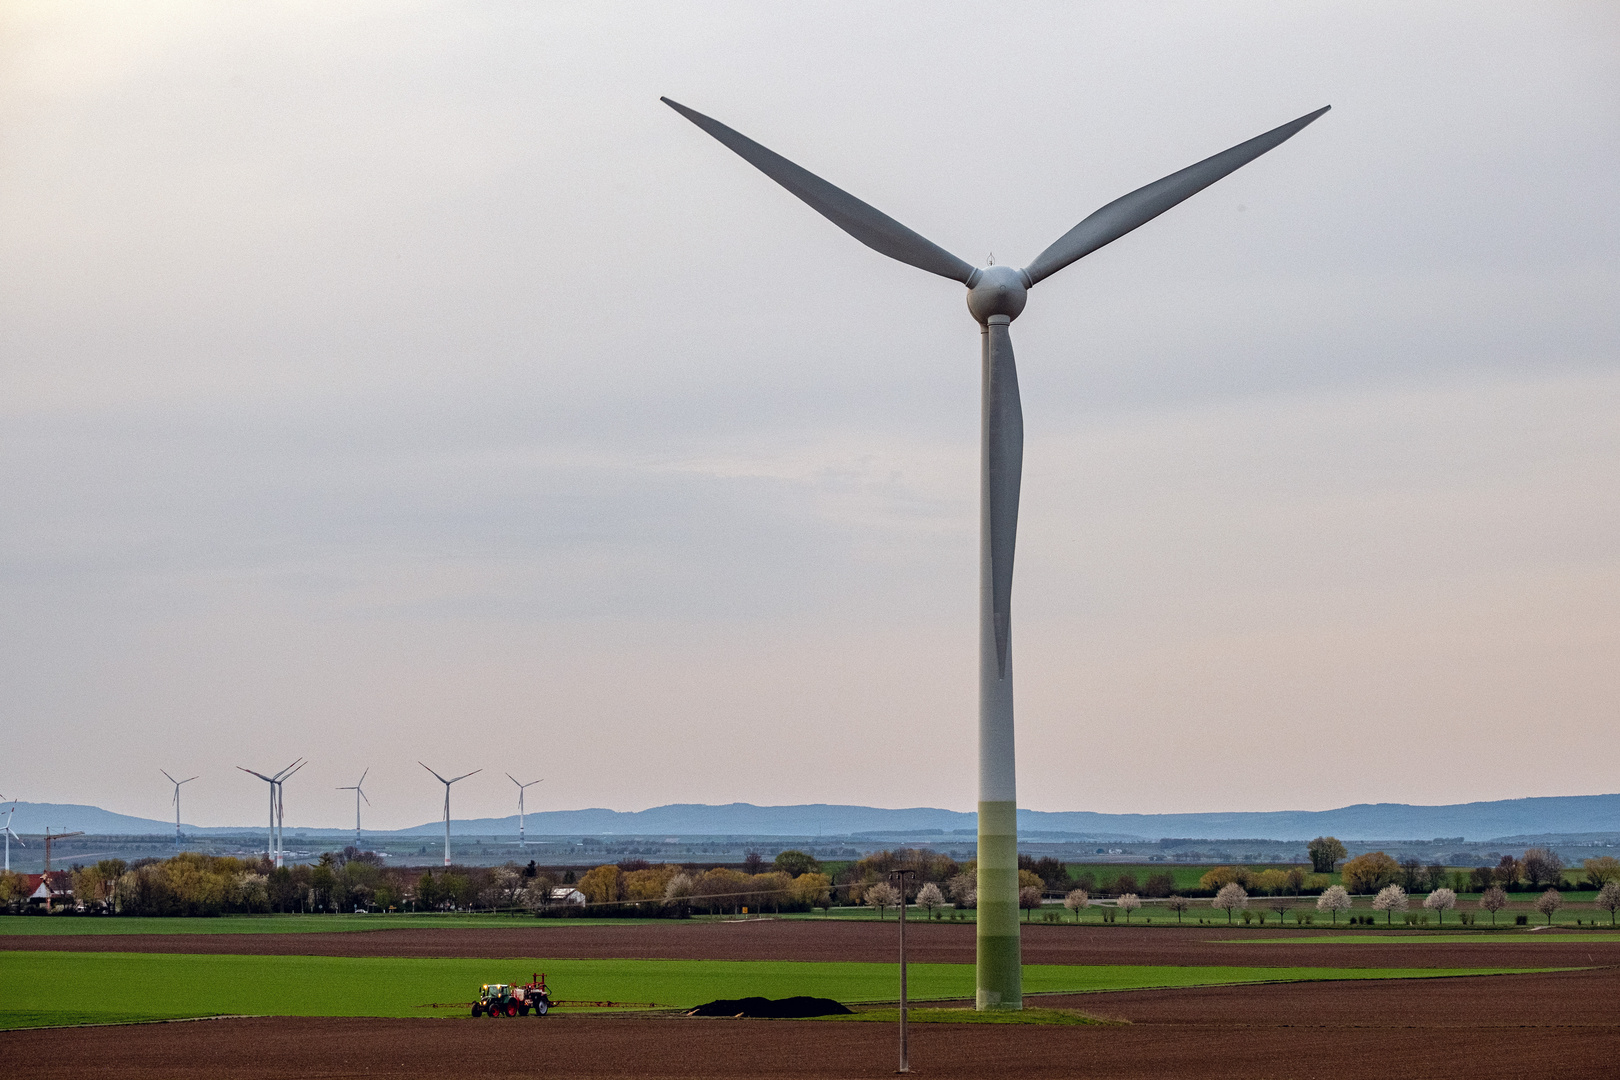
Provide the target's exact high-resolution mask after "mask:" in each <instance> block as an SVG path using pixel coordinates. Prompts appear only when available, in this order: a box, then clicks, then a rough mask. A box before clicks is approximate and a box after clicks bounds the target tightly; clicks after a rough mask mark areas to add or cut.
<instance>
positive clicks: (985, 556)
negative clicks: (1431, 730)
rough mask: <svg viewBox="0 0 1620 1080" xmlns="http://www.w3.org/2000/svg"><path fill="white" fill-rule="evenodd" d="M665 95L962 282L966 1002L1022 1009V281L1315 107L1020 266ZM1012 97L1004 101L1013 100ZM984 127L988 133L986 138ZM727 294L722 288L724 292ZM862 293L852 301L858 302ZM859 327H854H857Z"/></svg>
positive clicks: (1165, 206)
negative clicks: (1016, 741)
mask: <svg viewBox="0 0 1620 1080" xmlns="http://www.w3.org/2000/svg"><path fill="white" fill-rule="evenodd" d="M663 102H664V104H666V105H668V106H669V107H670V108H672V109H674V110H675V111H676V112H678V113H680V114H681V115H682V116H684V117H686V118H687V119H688V120H690V121H691V122H692V123H694V124H696V125H697V126H698V127H700V128H702V129H703V130H704V131H706V132H708V133H709V134H710V135H711V136H713V137H714V138H715V139H716V140H718V141H719V142H720V143H721V144H722V145H724V146H725V147H727V148H728V149H730V150H731V151H732V152H734V153H735V154H737V155H738V156H739V157H741V158H742V159H743V160H744V161H746V162H748V163H749V164H750V165H752V166H754V167H755V168H756V169H758V170H759V171H760V172H762V173H764V174H765V175H766V176H768V177H770V178H771V179H772V180H774V181H776V182H777V183H778V184H781V185H782V186H783V187H785V188H787V190H788V191H790V192H792V193H793V194H794V195H795V196H797V197H798V198H799V199H801V200H803V201H804V202H805V203H807V204H808V205H809V206H810V208H811V209H812V210H814V211H816V212H817V213H818V214H820V215H821V216H823V217H825V218H826V219H827V220H829V221H831V222H832V223H833V224H834V225H836V226H838V227H839V228H840V229H843V230H844V231H845V232H846V233H848V234H849V235H850V236H853V237H854V238H855V239H856V240H859V241H860V242H861V243H863V244H865V245H866V246H867V247H869V248H872V249H873V250H874V251H877V252H879V253H880V254H883V255H887V256H888V257H889V258H891V259H895V260H897V261H899V262H903V263H906V264H908V265H910V266H915V267H916V268H917V269H919V270H926V271H928V272H929V273H931V274H938V275H939V276H940V277H945V278H950V279H951V280H952V281H958V282H961V283H962V284H963V285H965V286H967V290H968V293H967V306H968V311H969V313H970V314H972V316H973V319H974V321H975V322H977V323H978V324H979V357H980V378H981V382H980V386H981V390H980V393H981V399H980V400H981V404H980V438H979V848H978V863H979V871H978V874H979V876H978V893H979V911H978V919H977V922H976V931H975V933H976V939H977V946H978V950H977V951H978V964H977V971H976V975H975V983H976V987H977V992H976V995H975V1004H976V1007H977V1008H979V1009H981V1010H1001V1009H1008V1010H1012V1009H1021V1008H1023V1000H1024V999H1023V983H1022V968H1021V959H1020V955H1021V954H1020V945H1019V940H1018V796H1017V785H1016V783H1015V780H1016V776H1015V769H1014V761H1013V687H1012V582H1013V547H1014V543H1015V541H1016V540H1017V537H1018V494H1019V485H1020V482H1021V477H1022V474H1023V466H1024V413H1023V406H1022V405H1021V403H1020V399H1019V394H1018V371H1017V368H1016V367H1015V366H1014V363H1013V349H1012V337H1011V332H1010V329H1009V328H1010V326H1011V324H1012V321H1013V320H1014V319H1016V318H1018V316H1019V314H1020V313H1022V312H1023V310H1024V303H1025V301H1026V300H1027V299H1028V295H1029V290H1030V289H1032V288H1034V287H1035V286H1036V285H1037V284H1039V283H1040V282H1041V281H1044V280H1045V279H1046V278H1048V277H1051V276H1052V275H1053V274H1055V273H1057V272H1058V271H1059V270H1062V269H1063V268H1064V267H1065V266H1068V265H1069V264H1070V263H1072V262H1074V261H1076V260H1077V259H1081V258H1084V257H1085V256H1087V255H1089V254H1091V253H1092V252H1094V251H1096V250H1097V249H1098V248H1100V247H1103V246H1104V245H1105V244H1111V243H1113V242H1114V241H1115V240H1118V239H1119V238H1120V237H1122V236H1124V235H1125V234H1126V233H1128V232H1130V231H1131V230H1132V229H1135V228H1137V227H1139V226H1141V225H1145V224H1147V223H1148V222H1149V221H1152V220H1153V219H1154V218H1156V217H1158V216H1159V215H1160V214H1162V213H1164V212H1165V211H1166V210H1169V209H1170V208H1171V207H1173V206H1175V205H1176V204H1177V203H1180V202H1181V201H1182V200H1183V199H1186V198H1189V197H1190V196H1192V195H1195V194H1197V193H1198V192H1200V191H1202V190H1203V189H1204V188H1206V187H1208V186H1209V185H1210V184H1213V183H1215V181H1217V180H1219V179H1221V177H1223V176H1225V175H1227V174H1228V173H1230V172H1232V171H1234V170H1236V169H1238V168H1241V167H1242V166H1244V165H1246V164H1248V163H1249V162H1251V161H1253V160H1254V159H1255V158H1257V157H1259V156H1260V155H1261V154H1264V153H1265V152H1266V151H1268V150H1271V149H1273V148H1274V147H1276V146H1278V145H1280V144H1281V143H1283V142H1284V141H1285V140H1287V139H1289V138H1291V137H1292V136H1294V135H1295V134H1297V133H1298V132H1299V131H1300V130H1301V129H1302V128H1304V127H1305V126H1306V125H1307V124H1309V123H1311V122H1312V121H1313V120H1315V119H1316V118H1317V117H1319V116H1321V115H1322V114H1323V113H1325V112H1327V109H1325V108H1323V109H1318V110H1317V111H1316V112H1312V113H1307V114H1306V115H1304V116H1302V117H1300V118H1299V119H1297V120H1291V121H1289V122H1288V123H1286V124H1283V125H1282V126H1281V127H1278V128H1273V129H1272V130H1271V131H1268V132H1266V133H1265V134H1264V135H1260V136H1257V137H1256V138H1253V139H1250V140H1249V141H1248V142H1243V143H1239V144H1238V145H1236V146H1234V147H1232V148H1230V149H1228V150H1224V151H1222V152H1221V153H1219V154H1216V155H1214V156H1213V157H1209V158H1205V159H1204V160H1203V161H1200V162H1198V163H1197V164H1196V165H1192V166H1189V167H1187V168H1185V169H1182V170H1181V171H1180V172H1177V173H1171V174H1170V175H1169V176H1166V177H1164V178H1163V179H1160V180H1156V181H1154V182H1153V183H1151V184H1148V185H1147V186H1146V187H1142V188H1138V189H1137V190H1135V191H1133V192H1131V193H1130V194H1129V195H1126V196H1124V197H1122V198H1119V199H1115V200H1114V201H1113V202H1111V203H1109V204H1108V205H1107V206H1104V207H1103V208H1102V209H1100V210H1098V211H1097V212H1096V213H1094V214H1092V215H1091V216H1090V217H1087V218H1086V219H1085V220H1083V221H1081V222H1080V224H1078V225H1076V226H1075V227H1074V228H1072V229H1070V230H1069V231H1068V232H1066V233H1064V234H1063V235H1062V236H1060V237H1059V238H1058V239H1057V241H1056V242H1055V243H1053V244H1052V245H1051V246H1049V247H1048V248H1047V249H1046V250H1045V251H1043V252H1041V253H1040V254H1039V255H1037V256H1036V257H1035V261H1034V262H1032V263H1030V264H1029V265H1028V266H1026V267H1024V268H1023V269H1019V268H1017V267H1015V266H997V265H995V264H994V263H992V264H991V265H989V266H983V267H975V266H972V265H970V264H968V263H966V262H964V261H963V260H962V259H960V258H958V257H957V256H955V255H953V254H951V253H950V252H948V251H946V250H945V249H944V248H942V247H939V246H938V245H937V244H935V243H934V242H933V241H931V240H928V239H925V238H924V237H922V236H920V235H918V234H917V233H914V232H912V231H911V230H910V229H908V228H906V227H905V226H904V225H902V224H900V223H899V222H898V221H896V220H894V219H893V218H891V217H889V216H888V215H887V214H884V213H883V212H881V211H879V210H877V209H875V208H873V207H871V206H868V205H867V204H866V203H864V202H862V201H861V200H859V199H857V198H855V196H853V195H851V194H849V193H848V192H847V191H843V190H840V189H839V188H836V187H834V186H833V185H831V184H829V183H827V181H825V180H823V179H822V178H821V177H819V176H816V175H815V174H814V173H811V172H809V171H807V170H805V169H803V168H801V167H800V166H798V165H795V164H794V163H793V162H791V161H789V160H788V159H787V158H785V157H782V156H781V155H780V154H777V153H775V152H774V151H771V150H767V149H766V148H765V147H763V146H761V145H760V144H759V143H757V142H755V141H754V140H752V139H750V138H748V137H747V136H745V135H742V134H740V133H738V132H736V131H733V130H732V129H731V128H729V127H727V126H726V125H724V124H722V123H720V122H719V121H718V120H713V119H711V118H709V117H707V116H704V115H703V114H702V113H700V112H696V111H694V110H692V109H688V108H687V107H686V106H685V105H680V104H677V103H676V102H673V101H671V100H670V99H669V98H664V99H663ZM1008 107H1009V108H1011V107H1013V106H1012V105H1011V104H1009V106H1008ZM993 137H994V136H993V135H992V138H993ZM979 188H980V189H981V197H982V198H985V199H987V200H991V201H993V203H994V204H995V205H997V206H1001V207H1005V206H1006V205H1007V204H1008V203H1009V201H1015V200H1016V199H1017V197H1018V196H1017V194H1016V193H1015V192H1011V191H1008V190H1007V189H1006V188H1005V187H998V186H997V185H996V184H995V183H994V182H992V183H991V184H989V185H988V186H986V185H984V184H983V183H982V182H981V183H980V184H979ZM721 295H723V289H722V290H721ZM872 302H873V301H872V298H871V297H867V296H862V297H859V298H857V301H856V305H855V306H856V307H859V306H862V305H869V304H871V303H872ZM854 332H855V333H857V334H858V333H860V332H861V331H860V329H859V325H858V324H857V326H856V328H855V330H854Z"/></svg>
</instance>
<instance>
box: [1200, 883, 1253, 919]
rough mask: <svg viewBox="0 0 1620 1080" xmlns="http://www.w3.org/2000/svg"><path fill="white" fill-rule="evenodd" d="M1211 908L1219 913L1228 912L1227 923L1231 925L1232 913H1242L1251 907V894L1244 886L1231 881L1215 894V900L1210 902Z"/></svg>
mask: <svg viewBox="0 0 1620 1080" xmlns="http://www.w3.org/2000/svg"><path fill="white" fill-rule="evenodd" d="M1209 906H1210V907H1212V908H1215V909H1216V910H1217V911H1224V912H1226V921H1227V922H1228V923H1230V922H1231V921H1232V912H1234V911H1242V910H1243V909H1244V908H1246V907H1248V906H1249V894H1248V892H1247V891H1246V890H1245V889H1244V888H1243V886H1241V885H1239V884H1238V883H1237V882H1235V881H1231V882H1228V883H1227V884H1225V885H1222V886H1221V891H1220V892H1218V893H1216V894H1215V899H1213V900H1211V901H1210V902H1209Z"/></svg>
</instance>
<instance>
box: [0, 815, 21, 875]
mask: <svg viewBox="0 0 1620 1080" xmlns="http://www.w3.org/2000/svg"><path fill="white" fill-rule="evenodd" d="M3 799H4V796H0V800H3ZM16 812H17V804H16V803H12V804H11V809H10V810H7V811H6V824H5V833H6V873H8V874H9V873H11V842H12V841H13V840H15V841H17V846H18V847H27V846H28V845H27V844H25V843H23V840H22V837H20V836H18V835H17V834H16V833H14V832H12V831H11V816H12V815H13V814H15V813H16Z"/></svg>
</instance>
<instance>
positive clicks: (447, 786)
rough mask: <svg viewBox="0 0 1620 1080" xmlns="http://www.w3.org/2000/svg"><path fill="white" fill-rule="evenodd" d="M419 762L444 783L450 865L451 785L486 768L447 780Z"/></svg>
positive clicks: (446, 847) (446, 854)
mask: <svg viewBox="0 0 1620 1080" xmlns="http://www.w3.org/2000/svg"><path fill="white" fill-rule="evenodd" d="M417 764H418V765H422V768H424V769H427V771H428V772H430V773H433V778H434V779H435V780H437V781H438V782H439V783H441V784H443V785H444V865H446V866H449V865H450V785H451V784H454V783H456V781H458V780H465V779H467V777H469V776H472V775H474V774H476V773H481V772H483V771H484V770H483V769H474V770H473V771H472V772H470V773H462V774H461V775H460V776H458V777H455V779H452V780H446V779H445V778H444V777H442V776H440V775H439V774H438V773H436V772H433V770H432V769H428V767H427V766H426V765H423V764H422V762H420V761H418V762H417Z"/></svg>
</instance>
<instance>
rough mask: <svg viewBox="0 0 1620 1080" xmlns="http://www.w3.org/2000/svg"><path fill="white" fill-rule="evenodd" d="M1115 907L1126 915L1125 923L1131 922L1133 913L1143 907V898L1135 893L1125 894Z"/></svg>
mask: <svg viewBox="0 0 1620 1080" xmlns="http://www.w3.org/2000/svg"><path fill="white" fill-rule="evenodd" d="M1114 905H1115V906H1116V907H1118V908H1119V910H1121V911H1123V912H1124V913H1125V921H1126V922H1130V921H1131V912H1133V911H1135V910H1136V909H1137V908H1139V907H1141V906H1142V898H1141V897H1140V896H1137V895H1136V894H1135V893H1133V892H1128V893H1123V894H1121V896H1120V898H1119V899H1118V900H1115V901H1114Z"/></svg>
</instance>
